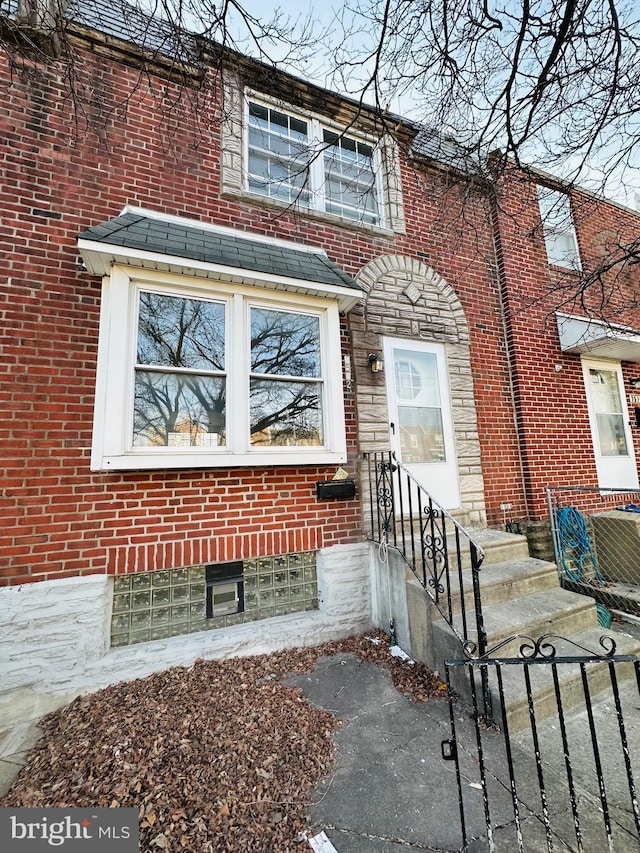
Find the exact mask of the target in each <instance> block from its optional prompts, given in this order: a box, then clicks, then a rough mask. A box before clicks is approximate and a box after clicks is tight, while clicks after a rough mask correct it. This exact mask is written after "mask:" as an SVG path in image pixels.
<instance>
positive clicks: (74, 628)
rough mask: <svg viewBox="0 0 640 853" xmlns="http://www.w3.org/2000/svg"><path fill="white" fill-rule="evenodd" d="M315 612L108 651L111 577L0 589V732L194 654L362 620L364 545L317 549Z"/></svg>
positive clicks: (270, 646)
mask: <svg viewBox="0 0 640 853" xmlns="http://www.w3.org/2000/svg"><path fill="white" fill-rule="evenodd" d="M316 571H317V585H318V596H319V601H318V608H319V609H318V610H309V611H305V612H296V613H290V614H286V615H282V616H274V617H273V618H269V619H263V620H260V621H255V622H249V623H245V624H239V625H233V626H227V627H224V628H219V629H217V630H207V631H200V632H198V633H192V634H186V635H181V636H174V637H170V638H168V639H164V640H155V641H152V642H142V643H136V644H135V645H127V646H120V647H114V648H110V647H109V646H110V627H111V616H112V605H113V587H114V578H113V577H111V576H107V575H90V576H87V577H77V578H63V579H60V580H52V581H41V582H39V583H33V584H23V585H19V586H11V587H4V588H1V589H0V730H2V729H3V728H8V727H10V726H14V725H16V724H18V723H22V722H26V721H28V720H32V719H36V718H37V717H39V716H40V715H41V714H43V713H45V712H47V711H50V710H52V709H54V708H57V707H60V706H61V705H63V704H65V703H66V702H69V701H71V700H72V699H73V698H74V697H75V696H77V695H79V694H81V693H88V692H91V691H92V690H97V689H99V688H101V687H105V686H107V685H109V684H114V683H116V682H118V681H126V680H129V679H132V678H138V677H143V676H146V675H149V674H150V673H152V672H156V671H159V670H162V669H165V668H167V667H170V666H189V665H191V664H193V662H194V661H195V660H197V659H198V658H217V657H233V656H236V655H248V654H262V653H266V652H272V651H275V650H277V649H283V648H294V647H296V646H308V645H317V644H319V643H322V642H325V641H328V640H334V639H339V638H342V637H346V636H349V635H350V634H354V633H359V632H361V631H365V630H369V629H370V628H371V626H372V616H371V612H372V609H371V600H370V597H371V584H370V562H369V545H368V543H355V544H349V545H334V546H331V547H328V548H323V549H321V550H320V551H318V553H317V560H316Z"/></svg>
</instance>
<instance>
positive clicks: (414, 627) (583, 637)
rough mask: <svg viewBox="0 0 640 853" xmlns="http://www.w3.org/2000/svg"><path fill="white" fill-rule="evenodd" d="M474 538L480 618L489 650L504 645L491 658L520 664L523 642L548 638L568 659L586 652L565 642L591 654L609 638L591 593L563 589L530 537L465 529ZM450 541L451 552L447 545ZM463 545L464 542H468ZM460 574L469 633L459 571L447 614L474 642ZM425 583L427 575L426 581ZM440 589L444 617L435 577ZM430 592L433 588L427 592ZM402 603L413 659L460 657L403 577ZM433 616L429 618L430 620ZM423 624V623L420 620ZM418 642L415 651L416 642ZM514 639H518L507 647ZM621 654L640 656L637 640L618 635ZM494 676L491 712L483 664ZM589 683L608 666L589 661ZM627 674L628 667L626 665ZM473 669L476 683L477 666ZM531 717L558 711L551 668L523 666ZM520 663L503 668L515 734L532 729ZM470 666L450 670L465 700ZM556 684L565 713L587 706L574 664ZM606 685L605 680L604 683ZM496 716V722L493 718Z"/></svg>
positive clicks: (436, 664)
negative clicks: (480, 556) (480, 557)
mask: <svg viewBox="0 0 640 853" xmlns="http://www.w3.org/2000/svg"><path fill="white" fill-rule="evenodd" d="M468 532H469V535H470V536H471V538H472V539H473V541H474V542H475V543H476V544H477V545H478V546H479V547H480V548H482V550H483V551H484V554H485V558H484V562H483V563H482V565H481V567H480V572H479V580H480V594H481V599H482V605H483V618H484V622H485V630H486V632H487V641H488V648H489V649H490V650H491V649H492V648H493V647H495V646H497V645H499V644H500V643H502V642H505V645H504V646H501V647H500V648H499V649H498V650H496V651H495V652H493V653H492V657H493V658H498V659H505V658H514V659H517V658H518V655H519V652H520V648H521V646H522V644H523V643H524V642H525V641H526V638H527V637H530V638H533V639H534V640H537V639H539V638H540V637H542V636H543V635H546V634H553V635H558V636H560V637H564V638H566V639H565V640H558V641H557V642H555V643H554V645H555V647H556V653H557V654H558V655H565V656H574V657H575V656H578V655H585V654H587V652H581V650H580V649H579V648H576V646H575V645H573V644H572V643H571V642H570V641H571V640H573V641H574V642H576V643H578V645H579V646H583V647H585V648H587V649H589V650H590V651H593V652H597V653H602V652H603V650H602V649H601V647H600V645H599V639H600V636H602V635H603V634H605V633H607V632H605V631H604V629H602V628H601V627H600V626H599V625H598V619H597V611H596V607H595V602H594V600H593V599H591V598H589V597H588V596H585V595H581V594H578V593H574V592H570V591H568V590H564V589H561V588H560V586H559V584H558V575H557V569H556V566H555V564H553V563H548V562H545V561H542V560H537V559H534V558H531V557H529V554H528V548H527V540H526V538H525V537H524V536H518V535H515V534H510V533H505V532H503V531H500V530H488V529H487V530H471V531H468ZM452 541H453V540H449V539H448V540H447V544H448V548H449V554H451V553H452V550H453V549H452V547H451V544H450V543H451V542H452ZM466 541H467V540H466V539H465V542H466ZM465 563H466V566H467V568H464V569H463V571H462V583H463V588H464V600H465V609H466V614H467V628H466V632H464V631H463V630H462V618H461V616H460V603H461V594H460V591H459V588H458V587H459V577H458V571H457V567H452V571H453V572H454V574H453V576H452V578H451V586H452V595H451V599H452V611H453V613H454V625H455V627H456V629H457V631H458V633H459V634H460V635H464V636H466V637H468V638H469V639H470V640H471V641H474V640H475V639H476V632H475V610H474V606H473V591H472V590H473V588H472V576H471V571H470V570H469V569H468V564H469V561H468V559H467V560H466V561H465ZM427 580H428V578H427ZM438 580H439V582H440V583H441V584H442V585H443V586H444V588H445V589H444V593H443V594H442V595H441V599H440V607H441V610H442V611H443V612H445V613H446V612H448V597H447V583H446V578H445V577H441V578H439V579H438ZM431 589H433V587H431ZM406 593H407V594H406V599H407V607H408V613H409V631H410V636H411V644H412V649H411V651H412V654H413V656H414V657H416V658H417V659H419V660H423V661H425V662H426V663H427V664H428V665H429V666H430V667H431V668H432V669H438V670H442V665H443V662H444V661H445V660H461V659H463V658H464V654H463V651H462V646H461V642H460V640H459V639H458V637H456V635H455V634H454V632H453V631H452V630H451V628H450V627H449V625H447V623H446V621H445V620H444V619H442V618H439V614H438V612H437V610H436V608H435V607H433V605H431V604H429V602H428V599H427V596H426V594H425V592H424V590H423V589H422V588H421V587H420V585H419V582H418V581H417V580H416V579H415V577H413V576H412V575H411V573H410V572H409V573H408V577H407V586H406ZM428 614H430V615H428ZM425 620H426V621H425ZM414 637H415V639H416V643H415V645H416V647H415V648H413V645H414ZM511 637H516V638H517V639H514V640H511V641H509V642H506V641H508V640H509V638H511ZM617 639H618V649H617V651H618V653H619V654H638V653H640V643H639V642H636V641H635V640H632V638H630V637H628V636H626V635H623V634H617ZM625 666H626V665H623V666H622V667H620V666H618V665H617V671H618V670H619V671H618V675H619V677H622V676H623V675H625V674H626V671H625ZM486 669H487V672H489V673H491V674H492V675H491V678H490V682H491V692H492V695H493V701H494V708H495V709H497V712H500V701H499V699H498V691H497V685H496V677H495V666H493V665H490V666H487V667H486ZM588 669H589V684H590V688H591V690H592V692H593V693H597V691H598V690H599V689H600V687H601V685H602V683H603V679H604V680H608V677H609V676H608V669H607V668H606V665H603V664H601V663H600V662H598V663H595V664H589V665H588ZM627 669H628V670H629V673H631V671H632V667H631V666H629V667H627ZM473 670H474V671H475V672H476V675H477V676H478V678H479V672H480V667H479V666H475V667H473ZM528 670H529V674H530V678H531V686H532V692H533V695H534V700H533V701H534V708H535V713H536V719H540V720H542V719H544V718H545V717H546V716H548V715H549V714H553V713H554V710H555V711H556V712H557V703H556V698H555V692H554V688H553V679H552V668H551V666H549V665H547V664H546V663H542V664H532V665H529V666H528ZM523 671H524V667H523V666H522V665H519V664H518V665H511V664H509V665H505V666H504V667H503V668H502V677H503V686H504V697H505V702H506V707H507V720H508V722H509V725H510V727H512V728H513V730H514V731H515V730H518V729H520V728H522V727H523V726H528V725H529V708H528V702H527V697H526V690H525V686H524V682H523V678H524V676H523ZM468 676H469V667H468V666H454V667H451V669H450V677H451V679H452V682H451V683H452V687H453V689H454V690H455V691H456V692H458V693H460V694H461V695H462V696H464V697H465V698H467V699H468V698H469V696H470V687H469V677H468ZM558 678H559V679H560V682H561V691H562V702H563V705H564V706H565V707H567V708H570V707H572V706H573V705H575V704H576V703H578V704H579V702H580V701H581V697H582V701H583V702H584V695H583V693H582V677H581V673H580V666H579V664H562V666H561V667H560V666H559V667H558ZM607 683H608V681H607ZM498 719H500V717H499V716H498Z"/></svg>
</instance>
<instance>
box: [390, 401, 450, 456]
mask: <svg viewBox="0 0 640 853" xmlns="http://www.w3.org/2000/svg"><path fill="white" fill-rule="evenodd" d="M398 420H399V425H400V456H401V458H402V461H403V462H404V463H405V464H412V463H414V462H444V461H446V456H445V449H444V430H443V428H442V412H441V410H440V409H434V408H428V407H426V406H420V407H418V406H400V407H399V408H398Z"/></svg>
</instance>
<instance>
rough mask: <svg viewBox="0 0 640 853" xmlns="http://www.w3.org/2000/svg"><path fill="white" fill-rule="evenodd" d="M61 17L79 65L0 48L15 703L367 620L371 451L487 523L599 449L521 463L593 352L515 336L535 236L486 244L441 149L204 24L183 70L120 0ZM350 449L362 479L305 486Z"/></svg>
mask: <svg viewBox="0 0 640 853" xmlns="http://www.w3.org/2000/svg"><path fill="white" fill-rule="evenodd" d="M68 16H69V20H68V22H67V26H66V37H67V38H68V39H69V41H70V44H72V46H73V48H74V50H75V51H76V59H75V64H74V74H73V75H72V76H71V77H70V76H66V75H65V73H64V72H65V67H66V66H65V65H64V63H63V61H61V60H60V61H59V60H55V59H52V58H47V57H46V55H45V54H43V53H39V52H37V51H36V52H32V53H31V54H30V55H28V56H27V57H26V59H20V55H19V53H17V54H15V55H14V56H13V57H12V58H11V62H9V63H5V64H4V65H3V71H2V74H3V75H4V77H5V79H4V80H3V87H4V88H3V91H4V92H5V96H4V97H5V101H4V104H3V115H2V137H1V139H2V142H1V144H2V158H3V172H2V181H3V187H2V198H3V248H4V251H5V255H6V261H5V269H6V270H7V276H6V281H4V282H3V283H2V284H1V285H0V294H1V298H2V303H3V308H2V310H3V315H2V316H3V326H2V329H1V330H0V337H1V343H2V366H1V370H2V376H1V386H0V387H1V389H2V397H3V406H4V413H5V414H4V418H3V419H2V421H1V422H0V435H1V437H2V442H3V448H4V451H3V462H4V467H5V470H4V472H3V493H2V509H3V527H2V531H1V532H0V559H1V561H2V562H1V564H0V583H1V584H2V587H1V588H0V624H1V625H2V626H3V634H2V639H1V640H0V652H1V653H2V656H3V658H4V661H5V663H4V664H3V666H4V669H3V690H4V691H5V692H4V694H3V696H0V705H1V703H4V705H5V707H6V709H7V713H8V714H9V716H10V715H11V714H12V713H15V709H16V708H20V709H21V710H20V713H23V711H24V704H25V702H27V701H28V702H31V703H33V702H35V703H36V706H37V707H42V708H44V707H47V703H48V701H49V700H48V699H47V694H49V693H55V694H56V697H57V698H56V700H55V701H56V702H59V697H60V695H62V693H63V692H64V691H67V694H68V695H73V693H74V692H77V691H78V690H79V689H86V688H87V687H89V686H95V685H98V684H103V683H108V682H109V681H113V680H116V679H118V678H123V677H129V676H131V675H134V674H144V673H146V672H149V671H151V670H153V669H155V668H159V667H162V666H167V665H170V664H173V663H188V662H189V661H192V660H194V659H195V658H196V657H197V656H206V655H208V656H213V655H226V654H237V653H240V652H245V653H248V652H258V651H264V650H270V649H274V648H278V647H281V646H285V645H295V644H301V643H311V642H313V643H315V642H320V641H322V640H323V639H328V638H333V637H337V636H343V635H345V634H348V633H351V632H353V631H356V630H363V629H365V628H368V627H370V625H371V624H372V606H371V597H372V595H374V591H373V592H372V590H371V588H370V566H369V549H368V547H367V545H366V543H365V541H364V536H363V524H362V506H361V501H360V498H361V496H362V493H361V489H360V488H358V485H359V484H358V475H359V466H360V460H361V454H362V452H363V451H370V450H380V449H388V448H390V447H392V448H394V449H395V450H396V452H398V453H399V455H400V456H401V458H402V459H403V461H404V462H405V463H407V464H408V465H409V466H410V467H411V469H412V470H413V471H414V473H415V475H416V476H417V477H418V478H419V479H422V480H423V481H424V482H425V483H426V484H427V485H428V487H429V488H430V490H431V491H432V492H433V493H434V494H435V495H436V497H437V498H438V499H439V500H441V502H442V503H443V504H444V505H445V506H446V507H447V508H448V509H450V510H452V511H456V512H459V513H460V515H461V517H462V518H464V519H465V520H466V521H467V522H468V523H470V524H472V525H474V526H482V525H485V524H487V523H488V524H489V525H493V526H497V525H499V524H500V523H501V522H502V521H503V518H504V510H502V509H501V506H503V505H504V504H510V505H511V506H512V511H511V513H512V515H514V516H515V517H518V518H523V519H524V518H532V519H536V518H540V517H541V515H542V504H541V502H540V495H539V486H541V485H542V483H543V481H544V480H545V478H546V477H547V476H552V475H553V474H555V473H556V470H557V473H558V475H560V474H563V475H564V474H566V476H567V477H571V476H572V475H573V474H574V473H575V472H576V470H577V469H578V468H579V470H581V471H585V470H586V462H585V461H584V459H583V458H579V457H578V456H577V454H576V455H575V456H574V458H575V459H576V461H577V465H575V466H574V467H573V468H572V466H571V465H566V463H565V467H564V468H558V469H553V468H551V467H549V468H544V467H542V466H541V465H539V464H538V466H537V467H535V466H533V465H530V469H528V468H527V461H529V462H531V460H532V459H537V461H538V462H539V458H537V457H536V450H535V447H536V446H537V447H540V446H541V444H540V441H539V439H540V438H541V431H540V428H539V425H538V424H536V423H535V422H534V420H533V419H532V414H531V412H532V411H533V410H534V409H535V402H534V401H535V396H536V393H538V394H539V391H537V392H536V388H538V389H540V388H541V387H543V388H544V391H543V393H545V394H546V393H547V390H548V389H547V385H549V386H550V387H551V388H553V387H555V385H554V384H553V383H556V384H557V382H558V381H559V380H558V374H556V372H555V371H554V370H553V365H554V364H555V363H556V361H558V362H562V363H566V364H567V365H568V364H572V365H574V367H573V368H572V371H573V374H574V378H576V377H579V372H577V368H576V367H575V365H579V361H580V359H579V357H578V356H568V355H567V356H562V355H561V354H560V352H559V344H558V341H557V337H555V338H554V337H553V334H555V335H556V336H557V332H555V333H554V332H553V329H552V330H551V331H549V330H548V329H546V328H544V324H543V322H542V321H543V319H544V312H543V310H542V308H539V307H537V306H536V307H535V308H531V309H529V308H527V310H528V311H529V315H528V317H529V321H528V322H529V323H530V324H534V323H535V324H536V325H535V328H534V327H533V325H532V326H531V327H530V328H528V329H527V327H526V322H525V320H524V319H523V318H524V316H525V315H524V314H523V313H522V311H521V310H520V306H518V305H516V303H515V301H514V300H516V298H519V294H520V289H521V287H522V286H523V285H522V284H521V283H520V278H517V276H518V275H520V276H521V278H522V281H523V282H531V286H532V288H533V289H534V290H535V288H536V287H544V286H545V285H546V283H548V278H547V277H548V274H549V267H548V265H547V263H546V258H545V257H544V256H543V255H542V254H541V251H542V250H543V249H542V247H543V244H542V242H541V238H540V237H539V236H538V237H536V236H535V234H534V236H532V238H531V242H530V243H527V244H526V246H527V251H526V253H525V254H524V255H523V253H522V247H523V245H525V244H524V243H523V242H522V240H520V238H518V237H517V236H516V234H515V231H510V230H509V229H510V227H511V223H510V220H508V219H502V218H500V217H498V221H499V223H500V245H501V253H499V259H500V263H499V264H497V263H496V251H495V244H494V241H495V237H496V235H495V234H494V233H493V228H492V215H491V207H490V202H489V200H488V197H487V194H486V193H484V192H483V190H482V187H483V184H482V182H481V181H478V180H477V176H476V175H475V173H474V170H473V169H472V168H471V165H470V164H469V163H468V162H467V161H466V160H465V159H464V158H461V156H460V154H459V152H457V151H456V149H455V148H454V147H453V146H451V145H449V144H447V143H442V142H440V143H438V141H437V139H436V138H435V137H433V136H432V135H429V134H428V133H426V132H424V131H420V129H419V128H418V127H416V126H414V125H412V124H411V123H410V122H405V121H403V120H400V119H398V118H397V117H392V118H390V117H385V116H381V115H380V114H379V113H378V112H377V111H375V110H372V109H367V108H362V107H360V106H358V105H357V104H354V103H353V102H350V101H349V100H347V99H344V98H342V97H340V96H338V95H336V94H334V93H331V92H328V91H325V90H322V89H319V88H317V87H314V86H312V85H309V84H307V83H304V82H302V81H300V80H297V79H295V78H293V77H291V76H288V75H286V74H282V73H280V72H276V71H275V70H274V69H272V68H268V67H266V66H263V65H261V64H260V63H257V62H255V61H253V60H249V59H246V58H244V57H241V56H238V55H235V54H234V55H231V54H229V53H226V54H223V55H222V58H221V57H220V54H219V52H216V51H214V50H213V48H211V50H212V53H211V55H210V56H209V57H208V59H209V60H210V63H211V64H210V66H209V69H208V76H207V77H206V79H205V83H206V85H202V80H200V79H199V78H198V75H199V74H201V72H202V60H203V56H205V58H207V57H206V52H205V54H203V53H202V45H201V44H200V45H197V47H198V50H197V51H196V47H195V46H194V51H193V54H194V56H196V55H197V61H198V63H200V64H195V65H194V66H193V67H192V66H191V65H189V64H188V63H187V64H186V65H185V66H181V67H180V68H178V69H177V70H176V67H174V66H172V65H171V63H169V62H167V61H166V55H165V53H164V52H163V50H164V48H163V45H164V42H163V38H165V35H164V34H163V31H162V27H159V28H152V27H144V26H140V27H138V29H137V30H136V32H137V33H138V35H137V36H136V39H135V44H132V43H131V42H129V41H127V39H126V38H125V37H124V35H123V33H124V32H127V31H128V30H127V29H126V28H125V29H124V30H123V29H122V26H121V19H122V16H124V19H126V20H128V21H129V24H131V12H130V9H129V8H128V7H127V6H126V4H118V3H116V4H113V3H112V4H109V5H108V6H107V5H106V4H104V6H103V5H101V4H95V3H92V4H86V6H85V4H83V3H76V4H73V5H72V6H71V7H70V11H69V13H68ZM134 23H135V21H134ZM138 23H139V22H138ZM131 26H133V25H132V24H131ZM145 39H147V41H146V42H144V40H145ZM169 40H170V39H169ZM142 43H144V44H145V45H146V47H147V51H146V52H144V51H143V52H142V53H141V50H140V47H139V45H140V44H142ZM186 47H189V45H188V43H186ZM185 49H186V48H185ZM186 59H190V57H186ZM221 59H222V63H221V64H220V60H221ZM185 61H186V60H185ZM194 63H195V60H194ZM141 68H142V69H143V73H141ZM185 68H186V70H187V72H188V73H187V76H186V79H185V73H186V72H185ZM222 72H224V73H222ZM189 75H191V76H189ZM195 82H198V86H196V85H195ZM310 151H312V152H316V153H315V155H314V156H310V155H309V152H310ZM531 198H532V199H533V201H532V202H531V204H529V201H531V200H528V201H527V205H526V210H525V212H524V213H522V216H523V217H524V219H523V221H526V222H527V226H526V227H527V228H528V227H529V226H530V227H531V229H532V232H533V231H535V230H536V227H537V228H538V229H539V227H540V219H539V213H537V212H536V211H537V207H536V204H535V203H534V202H535V198H534V196H532V197H531ZM505 203H506V202H505ZM520 213H521V212H519V213H518V216H520ZM528 216H530V220H529V219H527V217H528ZM509 252H512V253H513V259H514V260H513V262H512V261H511V256H509V257H507V256H508V255H509ZM527 270H530V272H527ZM536 276H537V278H536ZM534 279H535V281H534ZM525 296H526V294H525ZM549 304H550V305H551V304H552V303H549ZM538 342H539V345H540V347H541V348H542V349H541V352H540V353H538V352H537V349H536V348H537V344H538ZM532 348H533V354H531V353H532ZM514 350H517V351H514ZM372 357H374V358H373V360H374V361H375V360H376V358H377V359H380V360H384V362H385V369H384V371H381V372H374V371H373V370H372V369H371V367H372V363H371V362H372ZM543 363H544V365H546V367H545V369H548V367H549V365H550V366H551V367H550V370H551V374H550V376H551V379H549V378H548V376H547V374H545V378H544V384H543V382H542V380H541V382H540V383H539V384H537V385H536V382H537V381H538V380H537V375H536V371H539V369H540V365H541V364H543ZM526 364H528V367H527V368H526V369H525V367H524V365H526ZM568 373H569V371H568V370H567V371H566V372H565V373H564V374H563V376H567V375H568ZM527 378H528V379H530V381H531V383H532V384H531V385H530V386H526V385H525V381H524V380H525V379H527ZM572 394H573V395H574V396H576V395H578V394H579V391H578V390H577V386H575V387H574V388H573V391H572ZM514 397H515V404H516V405H515V409H514ZM581 401H582V403H581V405H582V407H583V415H582V418H583V420H582V435H583V437H585V436H588V421H585V420H584V413H585V412H586V408H585V404H584V386H583V390H582V397H581ZM527 402H528V405H529V408H526V406H525V405H524V403H527ZM560 403H561V394H560V395H559V397H558V405H560ZM527 418H528V419H529V420H527ZM543 421H544V423H545V425H546V426H545V428H546V429H548V427H549V419H548V418H546V419H543ZM564 423H565V421H561V420H560V419H559V420H558V429H557V433H558V434H559V433H561V431H562V430H563V429H564V427H563V425H562V424H564ZM585 424H587V426H586V427H585ZM523 430H524V431H527V430H528V431H529V433H530V434H528V435H524V433H523ZM536 441H538V444H537V445H536ZM554 442H555V444H554ZM549 445H550V446H551V445H554V447H555V446H556V445H557V435H556V438H555V439H554V437H553V436H552V435H550V434H549ZM530 448H532V449H530ZM574 449H575V446H574V445H573V443H571V444H570V446H569V447H568V448H567V458H569V451H571V453H573V451H574ZM554 452H555V451H554ZM527 454H528V455H527ZM592 467H593V466H592ZM338 469H344V471H346V473H347V474H348V475H349V477H350V478H352V479H353V480H354V481H355V482H356V488H357V491H356V495H355V496H352V495H351V494H350V493H349V491H347V492H346V493H345V494H344V495H342V496H338V497H334V498H331V499H328V500H326V499H322V496H320V497H319V492H318V488H319V487H318V485H317V484H318V483H322V482H325V481H329V480H331V479H332V478H333V477H334V475H335V474H336V472H337V471H338ZM525 484H526V487H527V490H526V491H525ZM348 488H350V486H349V484H347V489H348ZM5 628H6V629H7V630H5ZM147 641H153V643H154V644H153V646H148V645H146V642H147ZM27 696H28V697H29V698H28V699H27V698H25V697H27ZM34 697H35V698H34ZM38 697H39V698H38ZM51 701H53V700H51ZM38 703H40V704H38ZM36 706H34V707H36Z"/></svg>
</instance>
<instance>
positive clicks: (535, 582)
mask: <svg viewBox="0 0 640 853" xmlns="http://www.w3.org/2000/svg"><path fill="white" fill-rule="evenodd" d="M478 578H479V581H480V596H481V599H482V605H483V607H488V606H490V605H492V604H498V603H499V602H501V601H511V600H513V599H514V598H523V597H524V596H526V595H530V594H531V593H534V592H542V591H543V590H545V589H551V590H554V589H557V588H558V569H557V567H556V564H555V563H548V562H545V561H544V560H538V559H536V558H535V557H520V558H518V559H515V560H506V561H504V562H502V563H489V564H483V565H482V566H481V568H480V571H479V573H478ZM408 580H409V581H410V582H415V583H419V581H418V580H414V579H413V578H412V577H411V575H410V576H409V578H408ZM440 582H441V584H442V586H443V588H444V592H443V593H441V598H442V602H443V604H444V607H445V609H447V608H448V578H447V577H446V576H443V577H442V578H441V579H440ZM462 587H463V590H464V602H465V609H466V611H467V612H470V611H473V609H474V597H473V576H472V573H471V570H470V569H464V570H463V571H462ZM430 588H432V587H431V586H430ZM451 588H452V589H451V609H452V612H453V613H459V612H460V610H461V607H460V604H461V601H460V600H461V597H462V596H461V591H460V576H459V575H458V573H457V572H456V573H455V574H454V575H453V576H452V577H451Z"/></svg>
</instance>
